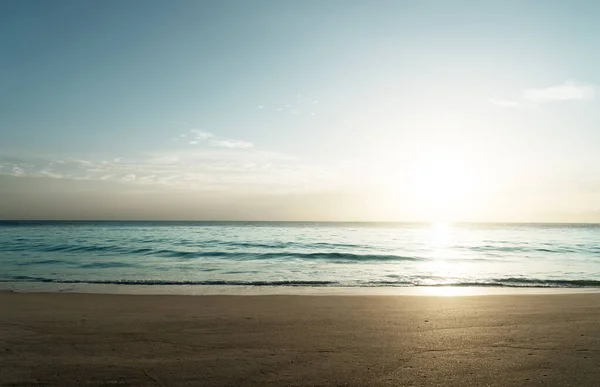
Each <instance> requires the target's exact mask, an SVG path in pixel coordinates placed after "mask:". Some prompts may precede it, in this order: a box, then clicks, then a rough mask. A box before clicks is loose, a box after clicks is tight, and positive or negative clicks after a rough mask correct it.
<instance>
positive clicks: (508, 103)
mask: <svg viewBox="0 0 600 387" xmlns="http://www.w3.org/2000/svg"><path fill="white" fill-rule="evenodd" d="M488 102H489V103H490V104H492V105H494V106H499V107H506V108H515V107H521V106H522V105H521V103H519V102H518V101H514V100H508V99H498V98H490V99H489V100H488Z"/></svg>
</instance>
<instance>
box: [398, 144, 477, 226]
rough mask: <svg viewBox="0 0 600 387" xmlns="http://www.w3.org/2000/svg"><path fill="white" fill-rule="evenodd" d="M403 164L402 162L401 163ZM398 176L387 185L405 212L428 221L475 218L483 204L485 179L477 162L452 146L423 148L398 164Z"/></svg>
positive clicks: (400, 210) (399, 208)
mask: <svg viewBox="0 0 600 387" xmlns="http://www.w3.org/2000/svg"><path fill="white" fill-rule="evenodd" d="M398 164H401V163H398ZM396 170H397V171H401V172H400V174H398V173H397V174H396V175H397V176H398V178H397V179H396V180H394V181H393V182H391V183H389V184H388V185H387V190H388V193H389V194H390V196H391V198H390V200H389V201H388V204H390V203H391V205H393V206H395V207H396V208H397V209H398V211H397V212H399V213H400V212H401V213H402V215H404V216H405V217H406V216H409V217H411V218H413V219H415V220H421V221H428V222H452V221H461V220H465V219H468V218H472V217H473V216H474V215H476V212H477V210H478V208H479V207H480V205H481V199H480V198H481V195H480V194H481V191H482V189H481V188H482V181H481V177H480V176H479V175H480V174H479V173H477V172H478V171H477V168H476V165H475V163H473V162H469V161H468V159H467V158H466V157H465V155H464V154H462V153H461V152H458V151H452V150H440V149H434V150H427V151H425V150H423V151H421V152H418V153H415V154H413V156H412V157H410V159H409V160H406V161H405V162H404V163H402V164H401V165H400V166H399V167H397V168H396Z"/></svg>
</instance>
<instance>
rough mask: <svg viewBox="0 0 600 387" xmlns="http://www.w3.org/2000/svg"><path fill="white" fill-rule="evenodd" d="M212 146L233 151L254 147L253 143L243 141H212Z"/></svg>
mask: <svg viewBox="0 0 600 387" xmlns="http://www.w3.org/2000/svg"><path fill="white" fill-rule="evenodd" d="M210 144H211V145H212V146H217V147H223V148H232V149H247V148H252V147H254V144H253V143H251V142H248V141H242V140H211V141H210Z"/></svg>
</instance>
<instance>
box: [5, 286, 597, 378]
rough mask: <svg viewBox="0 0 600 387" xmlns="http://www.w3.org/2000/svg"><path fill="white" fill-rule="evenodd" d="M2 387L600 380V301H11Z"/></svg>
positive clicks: (42, 297) (39, 297) (31, 297)
mask: <svg viewBox="0 0 600 387" xmlns="http://www.w3.org/2000/svg"><path fill="white" fill-rule="evenodd" d="M0 385H2V386H36V385H40V386H49V385H50V386H74V385H101V386H103V385H127V386H321V385H336V386H461V387H463V386H538V385H543V386H600V295H598V294H587V295H583V294H582V295H549V296H523V295H519V296H483V297H454V298H449V297H407V296H404V297H403V296H370V297H363V296H324V297H319V296H317V297H311V296H241V297H236V296H123V295H93V294H40V293H29V294H12V293H0Z"/></svg>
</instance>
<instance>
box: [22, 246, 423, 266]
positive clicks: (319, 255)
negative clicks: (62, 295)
mask: <svg viewBox="0 0 600 387" xmlns="http://www.w3.org/2000/svg"><path fill="white" fill-rule="evenodd" d="M236 245H237V246H238V247H239V245H245V243H241V244H236ZM247 245H248V246H250V245H252V244H247ZM253 246H256V245H253ZM261 246H263V247H264V246H266V245H261ZM272 247H273V248H274V247H275V246H274V245H273V246H272ZM14 250H16V251H20V250H21V249H13V251H14ZM22 250H27V251H38V252H43V253H59V252H65V253H82V252H83V253H106V254H118V255H130V256H131V255H133V256H135V255H142V256H157V257H164V258H179V259H185V260H188V259H200V258H223V259H229V260H269V259H275V260H276V259H300V260H323V261H332V262H367V261H419V260H423V258H420V257H410V256H402V255H394V254H353V253H342V252H314V253H309V252H287V251H278V252H266V253H261V252H247V251H227V250H213V251H202V250H188V251H185V250H173V249H152V248H147V247H142V248H126V247H123V246H118V245H89V246H82V245H71V244H60V245H54V246H36V247H33V246H28V247H26V248H23V249H22ZM38 262H39V261H38ZM58 262H59V261H56V263H58ZM39 263H52V260H47V261H44V262H39ZM32 264H34V263H32Z"/></svg>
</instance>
